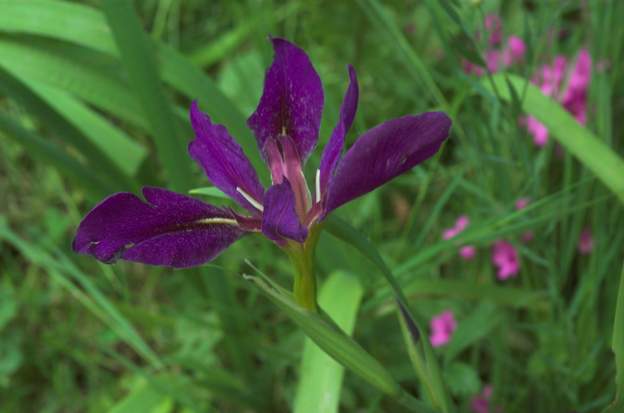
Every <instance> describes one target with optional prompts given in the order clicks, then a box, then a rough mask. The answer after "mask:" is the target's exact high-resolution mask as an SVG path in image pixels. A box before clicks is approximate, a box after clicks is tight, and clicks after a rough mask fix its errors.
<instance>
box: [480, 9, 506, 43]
mask: <svg viewBox="0 0 624 413" xmlns="http://www.w3.org/2000/svg"><path fill="white" fill-rule="evenodd" d="M484 25H485V30H486V31H487V32H488V33H489V34H490V37H489V38H488V43H489V44H490V46H496V45H497V44H499V43H500V42H501V40H502V39H503V24H502V23H501V19H500V17H498V16H497V15H495V14H488V15H487V16H485V21H484Z"/></svg>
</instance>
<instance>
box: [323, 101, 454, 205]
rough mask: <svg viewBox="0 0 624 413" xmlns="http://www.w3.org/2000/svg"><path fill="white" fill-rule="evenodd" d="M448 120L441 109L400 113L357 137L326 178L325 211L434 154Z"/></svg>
mask: <svg viewBox="0 0 624 413" xmlns="http://www.w3.org/2000/svg"><path fill="white" fill-rule="evenodd" d="M450 127H451V120H450V119H449V118H448V116H446V114H444V113H442V112H427V113H423V114H421V115H417V116H410V115H408V116H403V117H400V118H397V119H393V120H390V121H387V122H384V123H382V124H380V125H377V126H375V127H374V128H372V129H369V130H368V131H366V132H365V133H364V134H363V135H362V136H360V137H359V138H358V139H357V141H355V143H354V144H353V146H352V147H351V148H350V149H349V150H348V151H347V153H346V154H345V156H344V157H343V158H342V159H341V160H340V162H339V163H338V166H337V168H336V173H335V174H334V176H333V177H331V178H330V181H329V186H328V190H327V196H326V199H325V201H324V202H325V204H324V205H325V212H324V214H327V213H328V212H330V211H332V210H334V209H336V208H338V207H339V206H341V205H343V204H345V203H346V202H349V201H351V200H352V199H355V198H357V197H359V196H361V195H364V194H366V193H368V192H370V191H372V190H373V189H375V188H377V187H378V186H381V185H383V184H384V183H386V182H388V181H389V180H391V179H392V178H394V177H396V176H398V175H400V174H402V173H404V172H406V171H408V170H410V169H411V168H413V167H414V166H416V165H417V164H419V163H421V162H423V161H424V160H426V159H428V158H430V157H431V156H432V155H433V154H435V153H436V152H437V151H438V149H440V146H441V145H442V142H444V140H445V139H446V138H447V137H448V133H449V129H450Z"/></svg>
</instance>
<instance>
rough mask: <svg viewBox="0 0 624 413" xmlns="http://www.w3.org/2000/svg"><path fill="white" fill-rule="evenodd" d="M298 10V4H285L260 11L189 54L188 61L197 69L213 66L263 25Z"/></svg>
mask: <svg viewBox="0 0 624 413" xmlns="http://www.w3.org/2000/svg"><path fill="white" fill-rule="evenodd" d="M300 8H301V4H300V3H287V4H285V5H283V6H281V7H277V8H276V9H274V10H268V9H267V10H261V11H260V12H259V13H257V14H255V15H253V16H249V18H246V19H245V20H243V21H240V22H238V24H236V25H235V26H234V28H233V29H231V30H229V31H227V32H225V33H223V34H222V35H220V36H219V37H218V38H216V39H215V40H213V41H211V42H210V43H209V44H207V45H205V46H202V47H200V48H198V49H196V50H194V51H193V52H191V53H190V54H189V60H190V61H191V62H193V63H194V64H195V65H197V66H199V67H206V66H210V65H213V64H215V63H216V62H219V61H221V60H222V59H223V58H224V57H225V56H227V55H228V54H230V53H231V52H233V51H234V50H235V49H236V48H237V47H238V46H239V45H240V44H241V43H242V42H244V41H245V40H246V39H247V38H249V37H250V36H251V35H252V34H256V33H258V32H259V31H260V30H262V29H263V28H264V25H268V24H271V22H273V23H278V22H279V21H281V20H284V19H286V18H287V17H289V16H291V15H292V14H294V13H296V12H297V11H298V10H299V9H300Z"/></svg>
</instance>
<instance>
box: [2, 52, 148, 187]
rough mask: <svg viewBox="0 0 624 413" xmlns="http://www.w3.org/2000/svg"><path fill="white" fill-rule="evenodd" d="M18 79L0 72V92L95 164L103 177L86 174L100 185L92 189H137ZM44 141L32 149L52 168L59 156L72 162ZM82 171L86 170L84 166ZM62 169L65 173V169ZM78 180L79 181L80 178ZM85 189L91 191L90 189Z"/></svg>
mask: <svg viewBox="0 0 624 413" xmlns="http://www.w3.org/2000/svg"><path fill="white" fill-rule="evenodd" d="M1 43H2V42H1V41H0V49H1V48H2V46H1ZM2 58H3V57H0V60H2ZM18 72H19V71H18ZM20 79H22V78H21V74H20V75H18V76H17V77H14V76H11V75H8V74H6V73H5V72H4V71H2V70H0V91H2V92H3V93H4V94H6V95H7V96H10V97H12V98H13V99H15V100H16V101H17V102H18V103H20V104H21V105H22V106H23V107H24V108H25V109H27V110H28V111H29V113H30V114H31V115H32V116H33V117H34V118H35V119H36V120H37V121H39V123H40V124H41V125H43V126H45V128H46V129H47V130H49V131H51V132H52V135H53V136H54V137H56V138H58V139H59V140H61V141H63V142H65V143H67V144H68V145H70V146H72V147H73V149H75V150H77V151H78V152H79V153H80V155H81V156H82V157H84V158H85V160H86V162H85V163H88V164H92V165H98V167H99V168H100V169H101V170H104V171H106V173H105V174H97V173H96V172H94V171H90V172H88V173H87V174H86V176H85V178H89V179H92V178H93V177H95V176H96V175H97V178H96V179H95V180H96V181H99V182H101V183H100V184H97V185H96V187H95V188H94V189H96V190H97V189H98V188H99V187H102V185H104V186H106V187H108V188H110V189H111V190H112V191H109V193H110V192H114V191H115V190H118V189H121V188H125V189H128V188H131V189H132V188H135V187H136V186H137V185H136V182H135V181H134V180H133V179H132V178H131V177H130V176H129V175H128V174H127V173H125V172H124V171H123V170H122V169H121V168H120V165H119V164H118V163H115V162H113V160H112V159H111V158H110V157H109V156H107V155H106V154H105V153H104V152H103V151H102V150H101V149H100V148H99V147H98V146H96V145H95V144H94V143H92V141H90V140H89V139H85V137H84V135H83V134H82V133H81V131H80V130H79V129H77V128H76V127H75V126H74V125H72V124H71V123H70V122H68V121H67V120H66V119H64V118H63V116H61V115H60V114H59V113H58V112H57V111H56V110H54V109H53V108H51V107H50V106H49V105H48V104H47V103H46V102H45V101H44V100H43V99H42V98H41V97H40V96H38V95H37V94H36V93H35V92H34V91H33V90H31V88H30V87H29V86H28V84H27V83H25V82H24V81H23V80H20ZM27 142H28V143H27ZM41 142H42V141H41V140H37V139H34V140H33V139H28V138H25V139H24V140H22V141H20V143H23V144H25V145H29V147H30V148H31V149H32V148H33V145H34V144H38V143H41ZM45 142H46V143H45V144H44V145H43V146H44V147H45V150H43V151H41V150H39V151H37V150H36V152H37V153H38V154H39V155H44V154H46V155H48V158H49V159H51V160H52V159H55V162H56V163H55V165H57V166H58V165H59V164H58V162H59V160H60V158H59V157H62V158H65V159H72V158H70V157H68V156H63V155H61V153H63V152H64V151H62V150H61V151H54V150H51V149H50V148H52V147H53V145H52V143H51V142H48V141H47V140H46V141H45ZM53 153H54V154H53ZM72 160H73V159H72ZM66 163H67V162H66ZM69 163H70V164H71V165H72V169H75V167H76V166H77V165H79V163H78V162H77V161H73V162H72V161H69ZM83 169H86V166H85V167H84V168H83ZM63 170H66V168H65V169H63ZM72 176H74V177H75V174H72ZM80 180H81V181H82V179H80ZM104 182H106V183H104ZM87 189H88V190H90V191H91V188H87ZM93 192H94V191H91V193H93Z"/></svg>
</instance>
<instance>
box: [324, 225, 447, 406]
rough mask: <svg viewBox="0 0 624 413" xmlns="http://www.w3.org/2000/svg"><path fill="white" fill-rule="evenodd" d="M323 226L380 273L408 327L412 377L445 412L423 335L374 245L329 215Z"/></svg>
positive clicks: (439, 381) (435, 366)
mask: <svg viewBox="0 0 624 413" xmlns="http://www.w3.org/2000/svg"><path fill="white" fill-rule="evenodd" d="M325 227H326V228H327V230H328V231H329V233H330V234H332V235H333V236H334V237H336V238H338V239H340V240H341V241H344V242H346V243H347V244H349V245H351V246H352V247H354V248H355V249H357V250H358V251H359V252H360V253H361V254H362V255H363V256H365V257H366V258H368V259H369V260H370V261H371V262H372V263H373V264H375V266H376V267H377V269H379V270H380V272H381V273H382V274H383V276H384V278H385V279H386V281H387V282H388V284H389V286H390V288H391V290H392V292H393V295H394V298H395V301H396V303H397V306H398V310H399V311H397V316H398V317H399V321H400V323H401V324H402V325H405V326H407V327H408V328H407V331H408V332H409V333H410V334H409V335H405V336H404V337H405V343H406V346H407V348H408V351H409V355H410V359H411V360H412V361H413V364H414V365H415V370H416V374H417V376H418V378H419V380H420V382H421V383H422V384H423V385H425V386H426V387H427V389H428V392H429V395H430V398H431V401H432V402H433V403H435V405H436V407H439V408H441V409H442V410H443V411H444V412H447V411H449V410H450V409H451V407H450V399H449V396H448V393H447V391H446V387H445V386H444V383H443V380H442V376H441V374H440V370H439V367H438V360H437V358H436V356H435V354H434V353H433V350H432V348H431V344H430V343H429V340H423V339H422V337H426V336H425V335H424V334H423V332H424V329H423V328H422V327H421V326H420V323H419V322H418V321H417V320H416V319H415V317H414V316H413V314H412V313H411V311H410V309H409V306H408V302H407V298H406V297H405V294H404V293H403V290H402V289H401V286H400V285H399V283H398V281H397V279H396V277H395V276H394V274H393V272H392V270H391V269H390V268H389V267H388V266H387V265H386V263H385V261H384V259H383V258H382V257H381V255H380V254H379V252H378V251H377V249H376V248H375V246H374V245H373V244H372V243H371V242H370V241H369V240H368V239H367V238H366V237H364V236H363V235H362V234H360V233H359V232H358V231H357V230H356V229H355V228H353V227H351V226H350V225H349V224H347V223H346V222H344V221H342V220H340V219H339V218H337V217H336V216H330V217H328V218H327V219H326V220H325Z"/></svg>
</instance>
